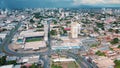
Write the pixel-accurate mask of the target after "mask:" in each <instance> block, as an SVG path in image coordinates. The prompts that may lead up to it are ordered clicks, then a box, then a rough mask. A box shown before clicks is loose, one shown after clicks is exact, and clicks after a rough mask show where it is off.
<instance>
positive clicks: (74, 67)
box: [68, 62, 78, 68]
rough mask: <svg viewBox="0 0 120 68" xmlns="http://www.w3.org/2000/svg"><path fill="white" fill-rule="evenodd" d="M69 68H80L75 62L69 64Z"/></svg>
mask: <svg viewBox="0 0 120 68" xmlns="http://www.w3.org/2000/svg"><path fill="white" fill-rule="evenodd" d="M68 68H78V66H77V65H76V63H75V62H70V63H69V64H68Z"/></svg>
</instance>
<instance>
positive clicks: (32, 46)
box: [24, 41, 47, 50]
mask: <svg viewBox="0 0 120 68" xmlns="http://www.w3.org/2000/svg"><path fill="white" fill-rule="evenodd" d="M46 46H47V45H46V43H45V41H35V42H27V43H25V45H24V50H37V49H40V48H45V47H46Z"/></svg>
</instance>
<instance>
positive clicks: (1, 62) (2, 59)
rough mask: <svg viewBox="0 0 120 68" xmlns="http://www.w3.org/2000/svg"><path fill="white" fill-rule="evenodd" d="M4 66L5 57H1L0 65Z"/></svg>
mask: <svg viewBox="0 0 120 68" xmlns="http://www.w3.org/2000/svg"><path fill="white" fill-rule="evenodd" d="M5 64H6V56H3V57H2V58H0V65H5Z"/></svg>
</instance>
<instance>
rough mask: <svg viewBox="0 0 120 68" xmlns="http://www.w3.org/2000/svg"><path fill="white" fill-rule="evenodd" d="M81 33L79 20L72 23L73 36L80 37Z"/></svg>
mask: <svg viewBox="0 0 120 68" xmlns="http://www.w3.org/2000/svg"><path fill="white" fill-rule="evenodd" d="M79 33H80V24H79V23H78V22H72V23H71V37H72V38H78V34H79Z"/></svg>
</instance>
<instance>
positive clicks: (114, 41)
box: [110, 38, 119, 44]
mask: <svg viewBox="0 0 120 68" xmlns="http://www.w3.org/2000/svg"><path fill="white" fill-rule="evenodd" d="M110 43H111V44H117V43H119V39H118V38H114V39H113V40H112V41H111V42H110Z"/></svg>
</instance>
